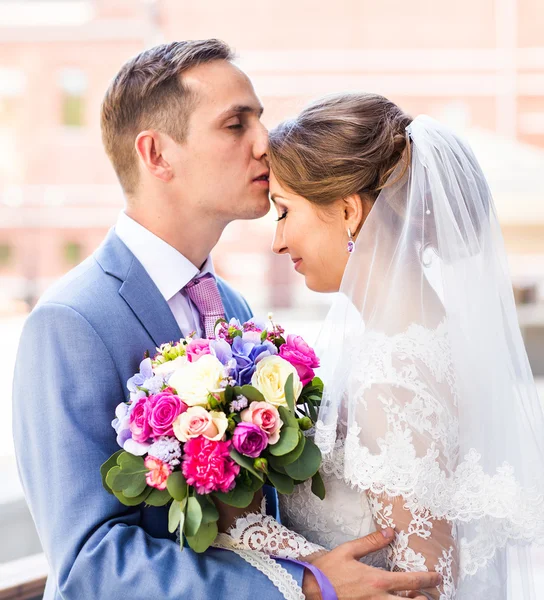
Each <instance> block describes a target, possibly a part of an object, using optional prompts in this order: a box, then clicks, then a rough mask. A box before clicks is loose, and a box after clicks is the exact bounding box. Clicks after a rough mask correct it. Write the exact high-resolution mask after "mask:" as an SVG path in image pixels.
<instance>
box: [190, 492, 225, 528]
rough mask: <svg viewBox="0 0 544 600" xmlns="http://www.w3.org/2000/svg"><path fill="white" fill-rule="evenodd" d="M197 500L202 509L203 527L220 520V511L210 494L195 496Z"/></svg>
mask: <svg viewBox="0 0 544 600" xmlns="http://www.w3.org/2000/svg"><path fill="white" fill-rule="evenodd" d="M195 498H196V499H197V500H198V502H199V504H200V508H201V509H202V525H206V524H208V523H211V522H212V521H217V519H219V511H218V510H217V508H216V506H215V504H214V503H213V500H212V499H211V498H210V496H209V494H206V495H200V494H198V495H196V496H195Z"/></svg>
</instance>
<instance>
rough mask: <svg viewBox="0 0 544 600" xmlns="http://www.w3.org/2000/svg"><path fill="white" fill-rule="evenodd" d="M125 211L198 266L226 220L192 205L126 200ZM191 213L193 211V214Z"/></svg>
mask: <svg viewBox="0 0 544 600" xmlns="http://www.w3.org/2000/svg"><path fill="white" fill-rule="evenodd" d="M125 213H126V214H127V215H128V216H129V217H130V218H131V219H133V220H134V221H136V222H137V223H139V224H140V225H142V227H145V228H146V229H147V230H148V231H151V233H153V234H155V235H156V236H157V237H159V238H160V239H161V240H164V241H165V242H166V243H167V244H170V246H172V247H173V248H175V249H176V250H177V251H178V252H180V253H181V254H183V256H185V258H187V259H188V260H190V261H191V262H192V263H193V264H194V265H195V266H196V267H197V268H199V269H200V268H201V267H202V265H203V264H204V263H205V261H206V259H207V258H208V256H209V254H210V252H211V251H212V250H213V248H214V246H215V245H216V244H217V242H218V241H219V238H220V237H221V234H222V233H223V230H224V229H225V227H226V225H227V223H222V222H219V221H218V220H217V218H214V217H213V216H207V215H205V214H203V212H202V211H198V212H197V211H196V209H195V208H193V209H192V210H191V207H185V208H184V210H183V212H182V211H180V210H179V209H177V207H176V208H173V207H162V208H161V207H159V206H147V205H143V204H135V203H131V202H129V203H127V206H126V208H125ZM193 213H194V214H193Z"/></svg>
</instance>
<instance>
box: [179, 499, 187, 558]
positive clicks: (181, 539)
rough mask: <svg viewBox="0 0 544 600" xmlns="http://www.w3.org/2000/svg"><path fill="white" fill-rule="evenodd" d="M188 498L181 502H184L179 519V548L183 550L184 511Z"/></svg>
mask: <svg viewBox="0 0 544 600" xmlns="http://www.w3.org/2000/svg"><path fill="white" fill-rule="evenodd" d="M185 502H186V500H184V501H183V502H182V503H181V504H182V510H181V519H180V520H179V548H180V550H181V551H182V552H183V538H184V534H183V526H184V525H185V512H184V508H185V507H184V504H185Z"/></svg>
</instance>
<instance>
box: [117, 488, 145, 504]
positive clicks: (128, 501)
mask: <svg viewBox="0 0 544 600" xmlns="http://www.w3.org/2000/svg"><path fill="white" fill-rule="evenodd" d="M152 489H153V488H151V487H149V486H147V487H146V488H145V489H144V491H143V492H142V493H141V494H140V495H139V496H135V497H134V498H127V496H125V495H124V494H123V493H122V492H116V491H115V490H114V492H113V494H114V496H115V497H116V498H117V500H119V502H122V503H123V504H124V505H125V506H138V504H141V503H142V502H143V501H144V500H145V499H146V498H147V497H148V496H149V494H150V493H151V490H152Z"/></svg>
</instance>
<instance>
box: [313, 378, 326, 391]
mask: <svg viewBox="0 0 544 600" xmlns="http://www.w3.org/2000/svg"><path fill="white" fill-rule="evenodd" d="M311 383H312V386H313V387H315V388H317V389H318V390H319V391H320V392H321V393H323V387H324V384H323V381H322V380H321V379H320V378H319V377H314V378H313V379H312V382H311Z"/></svg>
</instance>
